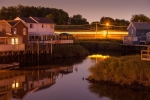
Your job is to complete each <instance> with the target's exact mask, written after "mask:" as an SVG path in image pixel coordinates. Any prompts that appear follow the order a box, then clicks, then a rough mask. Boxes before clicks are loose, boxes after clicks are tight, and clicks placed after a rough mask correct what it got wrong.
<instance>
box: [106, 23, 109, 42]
mask: <svg viewBox="0 0 150 100" xmlns="http://www.w3.org/2000/svg"><path fill="white" fill-rule="evenodd" d="M108 26H109V23H108V22H107V23H106V27H107V33H106V39H107V34H108Z"/></svg>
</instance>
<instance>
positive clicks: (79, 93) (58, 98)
mask: <svg viewBox="0 0 150 100" xmlns="http://www.w3.org/2000/svg"><path fill="white" fill-rule="evenodd" d="M96 57H97V58H98V57H100V59H95V58H89V57H87V58H84V59H76V60H75V59H64V60H61V61H60V62H59V61H56V62H57V63H56V62H55V61H54V63H53V64H52V65H47V66H36V67H34V69H32V70H31V69H28V70H4V71H1V73H0V75H1V76H0V92H2V93H1V95H0V100H7V99H8V98H11V99H10V100H20V99H22V100H149V99H150V93H148V92H145V91H134V90H130V89H124V88H120V87H118V86H113V85H104V84H96V83H89V82H88V81H87V80H85V78H87V77H88V76H89V75H90V72H89V71H88V68H89V67H91V66H92V65H94V64H95V63H96V60H97V61H98V60H101V59H104V58H105V57H106V56H103V55H97V56H96ZM61 62H63V63H61ZM69 62H70V63H69ZM60 63H61V65H60ZM41 68H42V69H41ZM4 91H5V92H4Z"/></svg>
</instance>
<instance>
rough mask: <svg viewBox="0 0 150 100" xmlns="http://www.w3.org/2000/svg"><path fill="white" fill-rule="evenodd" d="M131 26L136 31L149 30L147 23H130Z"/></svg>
mask: <svg viewBox="0 0 150 100" xmlns="http://www.w3.org/2000/svg"><path fill="white" fill-rule="evenodd" d="M132 24H133V25H134V27H135V28H136V29H138V30H150V24H149V23H147V22H132Z"/></svg>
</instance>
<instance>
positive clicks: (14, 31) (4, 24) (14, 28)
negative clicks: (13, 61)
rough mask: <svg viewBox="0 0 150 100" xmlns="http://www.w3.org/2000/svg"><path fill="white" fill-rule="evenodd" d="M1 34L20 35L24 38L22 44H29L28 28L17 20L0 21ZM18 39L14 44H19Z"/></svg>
mask: <svg viewBox="0 0 150 100" xmlns="http://www.w3.org/2000/svg"><path fill="white" fill-rule="evenodd" d="M0 32H1V33H2V34H10V35H18V36H19V35H20V36H22V37H23V40H22V43H23V44H27V43H28V41H27V40H28V27H27V26H26V25H25V24H24V23H23V22H22V21H17V20H0ZM17 41H18V40H17V38H16V39H14V43H16V44H18V43H17Z"/></svg>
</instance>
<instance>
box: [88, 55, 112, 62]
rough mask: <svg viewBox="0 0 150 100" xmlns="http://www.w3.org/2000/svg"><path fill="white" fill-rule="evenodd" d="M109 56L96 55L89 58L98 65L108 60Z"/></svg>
mask: <svg viewBox="0 0 150 100" xmlns="http://www.w3.org/2000/svg"><path fill="white" fill-rule="evenodd" d="M108 57H109V55H100V54H94V55H89V56H88V58H91V59H92V60H94V61H95V62H96V63H97V62H98V61H101V60H104V59H106V58H108Z"/></svg>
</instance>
